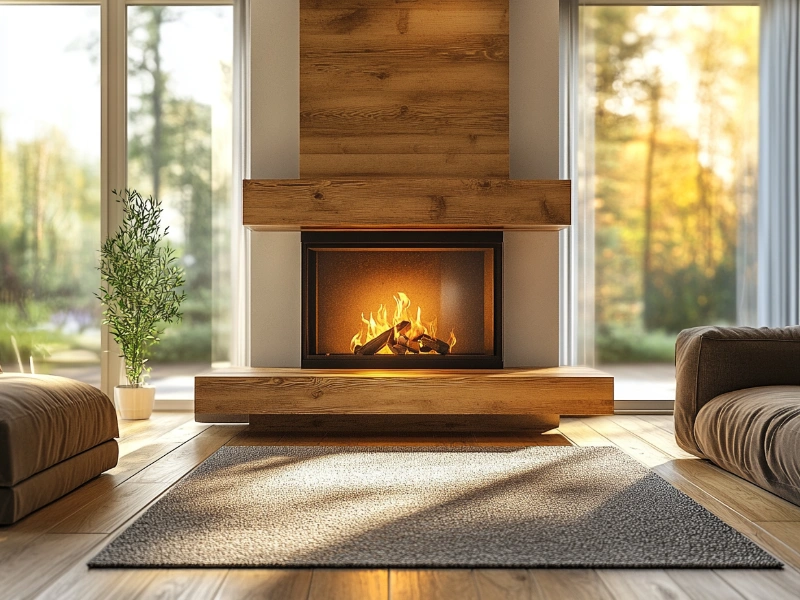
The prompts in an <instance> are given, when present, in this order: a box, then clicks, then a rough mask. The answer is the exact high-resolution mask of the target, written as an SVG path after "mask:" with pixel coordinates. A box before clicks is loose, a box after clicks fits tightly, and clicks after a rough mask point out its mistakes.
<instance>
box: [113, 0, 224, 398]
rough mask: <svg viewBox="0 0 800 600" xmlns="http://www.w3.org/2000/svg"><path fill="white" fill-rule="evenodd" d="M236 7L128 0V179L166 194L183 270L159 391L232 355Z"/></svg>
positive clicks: (163, 347) (160, 354) (155, 369)
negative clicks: (178, 314)
mask: <svg viewBox="0 0 800 600" xmlns="http://www.w3.org/2000/svg"><path fill="white" fill-rule="evenodd" d="M232 18H233V9H232V7H230V6H130V7H128V14H127V21H128V44H127V47H128V76H127V88H128V102H127V105H128V114H127V122H128V186H129V187H130V188H135V189H137V190H138V191H139V192H140V193H142V194H144V195H145V196H147V195H153V196H156V197H158V198H160V199H161V200H162V201H163V203H164V222H165V224H166V225H169V229H170V233H169V241H170V244H171V245H172V246H173V247H174V248H176V249H177V251H178V256H179V258H180V261H181V263H182V266H183V269H184V271H185V272H186V285H185V291H186V301H185V303H184V304H183V314H184V316H183V321H182V322H181V323H180V324H178V325H173V326H170V327H169V328H168V329H167V330H166V333H165V334H164V335H163V336H162V338H161V342H160V343H159V344H158V345H156V346H154V347H153V349H152V352H151V358H150V361H149V363H148V364H149V366H150V367H151V368H152V372H151V374H150V375H151V378H152V382H153V383H154V384H155V386H156V396H157V398H161V399H185V398H190V397H192V390H193V387H194V375H196V374H197V373H198V372H200V371H204V370H207V369H209V368H210V367H211V365H212V363H215V364H218V365H219V364H220V363H223V364H224V363H226V362H227V361H228V360H229V359H228V357H229V355H230V349H229V333H230V329H229V327H230V325H229V324H230V316H229V314H230V308H229V307H230V295H229V293H230V262H231V258H230V235H229V232H230V228H231V217H230V215H231V210H230V207H231V193H232V179H231V169H232V165H233V162H232V157H231V146H232V124H233V121H232V118H233V117H232V114H231V110H232V99H231V97H232V91H233V87H232V80H231V75H232V62H233V57H232V53H233V39H232V36H233V19H232Z"/></svg>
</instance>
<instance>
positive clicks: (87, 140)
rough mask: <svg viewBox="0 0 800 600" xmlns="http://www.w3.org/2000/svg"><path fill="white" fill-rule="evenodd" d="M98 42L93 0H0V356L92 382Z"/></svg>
mask: <svg viewBox="0 0 800 600" xmlns="http://www.w3.org/2000/svg"><path fill="white" fill-rule="evenodd" d="M31 23H36V27H35V28H33V27H31V26H30V24H31ZM99 40H100V7H99V6H11V5H6V6H0V366H2V368H3V369H4V370H5V371H19V370H24V371H26V372H29V371H30V370H31V369H33V370H35V371H36V372H38V373H53V374H57V375H65V376H68V377H72V378H74V379H79V380H82V381H85V382H88V383H90V384H92V385H96V386H99V385H100V356H101V354H100V347H101V338H100V335H101V334H100V321H101V317H100V312H101V309H100V306H99V303H98V302H97V300H96V299H95V297H94V295H93V293H94V292H95V291H96V289H97V287H98V286H99V284H100V277H99V274H98V272H97V269H96V267H97V250H98V248H99V246H100V218H101V208H100V198H101V184H100V118H99V114H100V60H99V58H100V57H99V45H98V44H99Z"/></svg>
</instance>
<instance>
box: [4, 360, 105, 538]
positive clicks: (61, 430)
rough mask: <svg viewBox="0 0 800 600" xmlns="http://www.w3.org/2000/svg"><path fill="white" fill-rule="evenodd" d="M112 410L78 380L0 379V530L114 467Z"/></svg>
mask: <svg viewBox="0 0 800 600" xmlns="http://www.w3.org/2000/svg"><path fill="white" fill-rule="evenodd" d="M118 435H119V429H118V426H117V415H116V413H115V411H114V405H113V404H112V402H111V400H109V398H108V396H106V395H105V394H104V393H103V392H101V391H100V390H98V389H97V388H94V387H92V386H90V385H88V384H85V383H81V382H80V381H73V380H71V379H65V378H63V377H54V376H51V375H28V374H19V373H6V374H2V373H0V525H8V524H10V523H14V522H15V521H18V520H19V519H21V518H22V517H24V516H25V515H27V514H29V513H31V512H33V511H34V510H36V509H38V508H41V507H42V506H44V505H45V504H48V503H50V502H52V501H53V500H55V499H57V498H60V497H61V496H63V495H64V494H66V493H68V492H70V491H72V490H74V489H75V488H76V487H78V486H79V485H82V484H83V483H85V482H87V481H89V480H90V479H92V478H94V477H97V476H98V475H99V474H100V473H102V472H103V471H106V470H108V469H110V468H112V467H114V466H115V465H116V464H117V457H118V453H119V451H118V448H117V441H116V440H115V439H114V438H115V437H117V436H118Z"/></svg>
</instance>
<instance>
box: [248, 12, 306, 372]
mask: <svg viewBox="0 0 800 600" xmlns="http://www.w3.org/2000/svg"><path fill="white" fill-rule="evenodd" d="M250 10H251V12H250V23H251V26H250V39H251V49H250V78H251V79H250V85H251V99H250V123H251V132H250V140H251V149H250V161H251V165H250V173H251V177H253V179H284V178H285V179H291V178H294V177H299V176H300V5H299V2H298V0H253V2H252V3H251V9H250ZM301 294H302V292H301V279H300V234H299V233H257V232H253V233H252V234H251V236H250V346H251V347H250V364H251V365H252V366H254V367H299V366H300V352H301V348H300V341H301V337H300V328H301V327H302V317H301V312H300V311H301Z"/></svg>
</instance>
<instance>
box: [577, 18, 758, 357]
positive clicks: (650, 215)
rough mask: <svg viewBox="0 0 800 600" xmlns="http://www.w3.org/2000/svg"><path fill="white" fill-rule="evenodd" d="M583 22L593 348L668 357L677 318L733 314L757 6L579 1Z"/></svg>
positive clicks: (750, 144) (749, 192) (753, 147)
mask: <svg viewBox="0 0 800 600" xmlns="http://www.w3.org/2000/svg"><path fill="white" fill-rule="evenodd" d="M754 16H755V18H754ZM581 19H582V22H583V25H584V31H585V40H586V43H584V44H582V51H583V52H584V56H583V58H584V60H585V61H586V64H587V68H586V72H585V74H584V75H583V76H584V82H585V85H586V89H587V90H589V92H588V96H587V102H586V103H585V105H586V106H588V107H589V108H588V110H590V111H591V112H592V113H593V114H592V115H591V117H590V119H589V120H590V121H592V122H593V125H594V131H593V137H594V145H593V147H591V148H587V152H588V151H589V150H591V156H590V161H592V162H591V163H590V164H589V165H587V171H588V172H589V173H590V174H591V177H590V178H589V179H588V181H587V183H588V186H587V189H589V190H590V193H593V197H592V200H593V202H594V206H595V253H594V256H595V295H594V298H595V308H596V313H595V321H596V333H595V339H596V352H597V358H598V360H600V361H601V362H614V361H617V362H618V361H623V362H627V361H642V360H655V361H671V360H672V353H673V350H672V346H673V345H674V334H675V333H677V332H678V331H680V330H681V329H683V328H686V327H691V326H695V325H702V324H712V323H735V322H737V319H739V318H740V316H739V315H738V314H737V305H736V298H737V293H741V289H743V288H742V286H740V283H739V282H738V281H737V266H738V267H740V268H742V269H746V268H748V266H749V265H751V264H752V262H753V258H752V255H751V254H747V253H748V252H752V251H751V250H750V249H749V247H750V246H749V245H746V244H743V243H741V242H740V238H741V234H742V231H743V227H742V223H743V222H745V220H746V219H747V215H748V214H750V213H749V212H748V211H752V210H754V209H753V206H754V199H755V181H754V165H755V164H756V162H757V136H756V135H754V131H756V127H757V119H758V98H757V92H758V55H757V50H758V19H757V8H755V7H730V6H706V7H658V6H649V7H636V6H625V7H623V6H586V7H582V8H581ZM684 61H685V62H684ZM737 286H740V287H739V289H738V290H737Z"/></svg>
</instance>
